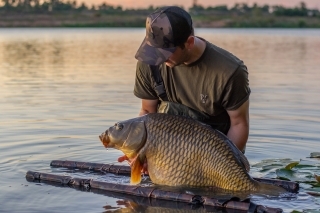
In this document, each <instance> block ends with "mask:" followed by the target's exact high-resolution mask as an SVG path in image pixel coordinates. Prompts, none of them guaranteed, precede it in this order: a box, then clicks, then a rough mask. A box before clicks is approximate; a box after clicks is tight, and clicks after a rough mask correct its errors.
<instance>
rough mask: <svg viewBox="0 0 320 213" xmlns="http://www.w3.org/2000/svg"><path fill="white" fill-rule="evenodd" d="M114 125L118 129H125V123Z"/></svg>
mask: <svg viewBox="0 0 320 213" xmlns="http://www.w3.org/2000/svg"><path fill="white" fill-rule="evenodd" d="M114 126H115V127H116V130H122V129H123V124H121V123H116V124H115V125H114Z"/></svg>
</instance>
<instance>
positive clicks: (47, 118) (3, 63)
mask: <svg viewBox="0 0 320 213" xmlns="http://www.w3.org/2000/svg"><path fill="white" fill-rule="evenodd" d="M196 34H198V35H199V36H201V37H203V38H205V39H207V40H209V41H211V42H212V43H214V44H216V45H218V46H220V47H223V48H225V49H227V50H229V51H230V52H232V53H234V54H235V55H236V56H238V57H239V58H241V59H242V60H244V62H245V64H246V65H247V66H248V69H249V79H250V87H251V90H252V93H251V98H250V101H251V105H250V118H251V120H250V137H249V141H248V146H247V150H246V155H247V157H248V159H249V161H250V163H257V162H260V161H261V160H264V159H278V158H280V159H281V158H291V159H297V160H299V159H300V158H305V157H307V156H308V155H309V154H310V152H313V151H316V150H317V151H319V150H320V143H319V138H320V132H319V123H320V110H319V105H320V96H319V94H318V93H319V91H320V85H319V79H320V72H319V67H320V60H319V58H320V51H319V50H320V31H319V30H280V29H279V30H274V29H267V30H262V29H247V30H242V29H196ZM143 36H144V29H1V30H0V90H1V92H0V118H1V122H0V135H1V139H0V150H1V156H0V172H1V173H2V178H1V179H0V183H1V184H0V190H1V192H2V193H1V195H0V200H2V201H3V203H4V205H2V206H1V207H0V211H1V212H2V210H3V211H4V212H22V211H24V212H43V205H45V206H47V207H46V210H48V211H50V212H59V211H60V212H61V211H66V212H68V211H88V212H93V211H95V212H96V211H98V212H99V211H102V206H105V205H111V207H113V208H115V209H119V208H120V205H118V204H117V199H116V198H112V197H111V196H100V195H98V194H92V193H80V192H78V191H76V190H69V189H67V188H59V187H49V186H47V185H43V184H40V185H35V184H33V183H27V182H26V180H25V177H24V176H25V173H26V171H27V170H39V171H43V172H52V171H55V170H53V169H52V168H50V167H49V164H50V162H51V160H55V159H68V160H76V161H89V162H101V163H108V162H109V163H110V162H114V161H115V160H116V159H117V157H119V155H120V153H119V152H117V151H113V150H108V151H106V150H105V149H104V148H103V147H102V145H101V144H100V141H99V139H98V135H99V134H100V133H101V132H102V131H105V129H106V128H107V127H109V126H110V125H113V124H114V123H115V122H117V121H119V120H123V119H128V118H132V117H134V116H137V115H138V111H139V108H140V101H139V100H138V99H137V98H136V97H134V95H133V93H132V91H133V84H134V76H135V63H136V60H135V58H134V55H135V52H136V50H137V48H138V47H139V45H140V43H141V42H142V39H143ZM58 172H59V171H58ZM60 172H64V171H60ZM87 175H89V176H90V175H91V174H87ZM40 186H42V187H40ZM29 194H33V196H28V195H29ZM65 196H68V202H67V203H65ZM299 199H303V198H302V197H299ZM79 200H82V201H83V200H86V201H84V202H79ZM106 202H107V204H106ZM261 202H263V200H262V201H261ZM269 202H270V201H269ZM16 203H19V205H16ZM56 203H64V204H63V205H62V206H60V207H57V204H56ZM293 203H294V202H293V201H292V202H291V201H286V203H285V202H281V201H275V205H277V206H281V207H282V208H284V209H286V210H287V211H289V210H290V209H291V208H292V205H295V206H296V207H295V208H296V209H304V208H308V207H310V208H313V209H315V208H316V207H315V206H316V204H315V203H314V202H313V201H310V200H307V201H306V202H304V203H299V204H297V203H294V204H293Z"/></svg>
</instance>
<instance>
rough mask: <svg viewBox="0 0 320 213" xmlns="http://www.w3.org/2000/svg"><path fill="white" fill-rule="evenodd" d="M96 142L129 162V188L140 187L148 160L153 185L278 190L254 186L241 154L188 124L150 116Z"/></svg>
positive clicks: (118, 127) (121, 125)
mask: <svg viewBox="0 0 320 213" xmlns="http://www.w3.org/2000/svg"><path fill="white" fill-rule="evenodd" d="M99 138H100V140H101V142H102V143H103V145H104V146H105V147H110V148H111V147H112V148H116V149H118V150H121V151H122V152H123V153H124V154H125V155H126V156H127V157H128V158H129V159H130V160H131V183H132V184H138V183H140V181H141V169H142V167H143V163H144V161H145V160H147V163H148V172H149V176H150V179H151V181H152V182H153V183H155V184H160V185H168V186H192V187H200V186H214V187H219V188H222V189H227V190H232V191H258V190H260V189H262V188H263V189H268V191H270V190H271V191H274V190H279V187H276V186H273V185H269V184H263V183H260V182H257V181H255V180H253V179H252V178H251V176H250V175H249V174H248V172H249V167H250V166H249V162H248V160H247V158H246V157H245V156H244V155H243V153H242V152H241V151H240V150H239V149H238V148H237V147H236V146H235V145H234V144H233V143H232V142H231V141H230V140H229V139H228V138H227V137H226V136H225V135H224V134H223V133H221V132H219V131H217V130H214V129H212V128H211V127H210V126H207V125H205V124H202V123H200V122H198V121H196V120H193V119H189V118H185V117H182V116H175V115H169V114H163V113H151V114H147V115H144V116H141V117H137V118H133V119H130V120H126V121H122V122H118V123H116V124H115V125H114V126H112V127H110V128H109V129H108V130H106V131H105V132H104V133H102V134H101V135H100V136H99Z"/></svg>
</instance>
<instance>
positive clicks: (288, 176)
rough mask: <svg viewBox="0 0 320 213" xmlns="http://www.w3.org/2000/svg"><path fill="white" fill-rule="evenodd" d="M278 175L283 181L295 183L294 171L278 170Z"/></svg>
mask: <svg viewBox="0 0 320 213" xmlns="http://www.w3.org/2000/svg"><path fill="white" fill-rule="evenodd" d="M276 174H277V176H278V178H279V179H281V180H291V181H295V179H296V177H295V176H294V171H292V170H288V169H277V170H276Z"/></svg>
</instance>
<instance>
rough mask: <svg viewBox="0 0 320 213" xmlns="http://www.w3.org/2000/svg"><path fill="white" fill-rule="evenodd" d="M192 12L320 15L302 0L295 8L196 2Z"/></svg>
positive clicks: (196, 13)
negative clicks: (231, 5) (214, 4)
mask: <svg viewBox="0 0 320 213" xmlns="http://www.w3.org/2000/svg"><path fill="white" fill-rule="evenodd" d="M189 11H190V13H192V14H193V15H205V14H212V13H220V14H237V15H241V14H250V15H257V16H258V15H266V14H273V15H275V16H291V17H293V16H320V13H319V10H318V9H308V8H307V7H306V4H305V3H304V2H301V3H300V5H299V6H296V7H294V8H286V7H283V6H278V5H276V6H269V5H263V6H259V5H258V4H256V3H255V4H253V6H252V7H250V6H249V5H248V4H246V3H241V4H238V3H237V4H235V5H234V6H233V7H231V8H228V7H227V6H226V5H219V6H215V7H211V6H210V7H207V8H204V7H203V6H201V5H197V4H194V5H193V6H192V7H191V8H190V9H189Z"/></svg>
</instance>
